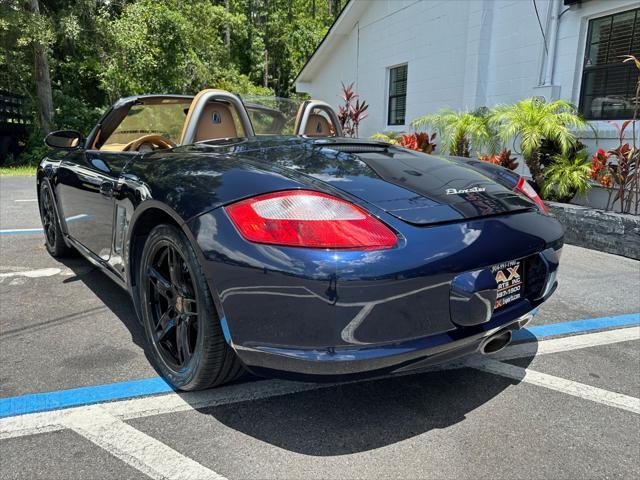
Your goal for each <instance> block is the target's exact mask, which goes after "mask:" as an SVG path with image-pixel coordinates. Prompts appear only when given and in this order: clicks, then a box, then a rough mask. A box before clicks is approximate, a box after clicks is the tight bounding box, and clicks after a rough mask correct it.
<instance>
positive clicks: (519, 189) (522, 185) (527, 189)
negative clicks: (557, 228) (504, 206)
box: [513, 177, 549, 213]
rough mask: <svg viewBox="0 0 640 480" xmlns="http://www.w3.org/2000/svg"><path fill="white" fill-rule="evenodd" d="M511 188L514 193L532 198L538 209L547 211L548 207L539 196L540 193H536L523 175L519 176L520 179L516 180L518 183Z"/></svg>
mask: <svg viewBox="0 0 640 480" xmlns="http://www.w3.org/2000/svg"><path fill="white" fill-rule="evenodd" d="M513 190H514V191H515V192H516V193H521V194H523V195H524V196H525V197H527V198H528V199H529V200H533V201H534V202H535V204H536V205H537V206H538V207H539V208H540V210H542V211H543V212H544V213H549V209H548V208H547V206H546V205H545V204H544V202H543V201H542V199H541V198H540V195H538V193H537V192H536V191H535V190H534V189H533V187H532V186H531V185H529V182H527V180H526V179H525V178H524V177H520V180H518V184H517V185H516V187H515V188H514V189H513Z"/></svg>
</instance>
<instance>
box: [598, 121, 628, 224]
mask: <svg viewBox="0 0 640 480" xmlns="http://www.w3.org/2000/svg"><path fill="white" fill-rule="evenodd" d="M611 123H612V125H614V126H615V127H616V129H617V130H618V136H619V141H620V144H619V145H618V147H617V148H614V149H613V150H609V151H608V152H605V151H604V150H603V149H602V148H599V149H598V151H597V152H596V153H595V154H594V155H593V157H592V159H591V178H592V179H593V180H595V181H596V182H598V183H600V184H601V185H602V186H604V187H605V188H606V189H607V191H608V192H609V198H608V199H607V206H606V209H607V210H609V209H610V208H612V207H613V205H615V204H616V202H619V203H620V213H629V212H630V211H631V206H632V205H634V204H635V211H636V213H637V211H638V203H639V202H640V198H639V197H638V192H637V190H638V182H639V179H638V176H639V174H640V168H639V167H640V149H638V148H636V147H633V146H631V145H629V143H626V142H624V132H625V130H626V129H627V127H629V126H631V128H632V129H635V120H627V121H625V122H624V123H623V124H622V126H621V127H620V126H618V124H617V123H616V122H611ZM614 193H615V195H614ZM634 197H635V201H634Z"/></svg>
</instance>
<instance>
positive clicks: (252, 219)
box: [225, 190, 397, 250]
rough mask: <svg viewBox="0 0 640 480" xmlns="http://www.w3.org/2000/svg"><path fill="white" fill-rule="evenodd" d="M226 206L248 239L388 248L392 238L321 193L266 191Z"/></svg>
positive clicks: (346, 205) (360, 214)
mask: <svg viewBox="0 0 640 480" xmlns="http://www.w3.org/2000/svg"><path fill="white" fill-rule="evenodd" d="M225 210H226V211H227V214H228V215H229V217H230V218H231V221H232V222H233V224H234V225H235V226H236V228H237V229H238V231H239V232H240V234H241V235H242V236H243V237H244V238H245V239H246V240H248V241H250V242H256V243H268V244H273V245H284V246H291V247H307V248H343V249H358V250H378V249H385V248H391V247H393V246H395V244H396V242H397V238H396V235H395V234H394V233H393V232H392V231H391V230H390V229H389V228H388V227H387V226H386V225H384V224H383V223H382V222H381V221H380V220H378V219H376V218H375V217H373V216H372V215H371V214H369V213H368V212H366V211H365V210H363V209H361V208H360V207H357V206H356V205H353V204H352V203H349V202H346V201H344V200H341V199H339V198H336V197H333V196H331V195H327V194H324V193H320V192H313V191H308V190H290V191H285V192H276V193H269V194H266V195H260V196H257V197H253V198H249V199H247V200H242V201H240V202H237V203H234V204H232V205H229V206H227V207H225Z"/></svg>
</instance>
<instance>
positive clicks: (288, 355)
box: [236, 310, 535, 382]
mask: <svg viewBox="0 0 640 480" xmlns="http://www.w3.org/2000/svg"><path fill="white" fill-rule="evenodd" d="M534 315H535V310H534V311H532V312H528V313H526V314H524V315H522V316H521V317H518V318H517V319H516V320H513V321H510V322H507V323H506V324H504V325H495V324H491V323H490V324H487V325H486V326H485V329H483V330H482V331H481V332H478V333H470V334H468V336H465V337H458V336H456V335H451V334H445V335H436V336H433V337H427V338H421V339H416V340H412V341H409V342H403V343H399V344H396V345H387V346H376V347H370V348H352V349H341V350H332V351H326V350H314V351H310V350H295V349H285V348H270V347H257V348H246V347H241V348H237V349H236V352H237V354H238V356H239V357H240V359H241V360H242V361H243V363H244V364H245V366H246V367H247V368H248V369H249V370H251V371H252V372H254V373H256V374H259V375H264V376H269V377H283V378H289V379H297V380H307V381H330V382H331V381H343V380H349V379H351V378H362V377H368V376H376V375H382V374H385V373H399V372H405V371H411V370H419V369H421V368H426V367H428V366H431V365H436V364H441V363H446V362H450V361H452V360H455V359H457V358H460V357H464V356H466V355H470V354H472V353H476V352H478V351H479V350H480V347H481V345H482V343H483V341H484V340H486V339H487V338H489V337H491V336H494V335H498V334H500V333H505V332H507V331H513V330H518V329H520V328H522V327H523V326H524V325H526V324H527V323H529V321H531V319H532V318H533V316H534Z"/></svg>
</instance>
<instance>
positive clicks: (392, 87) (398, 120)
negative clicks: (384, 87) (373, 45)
mask: <svg viewBox="0 0 640 480" xmlns="http://www.w3.org/2000/svg"><path fill="white" fill-rule="evenodd" d="M406 110H407V66H406V65H400V66H399V67H393V68H390V69H389V115H388V118H387V125H404V114H405V112H406Z"/></svg>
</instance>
